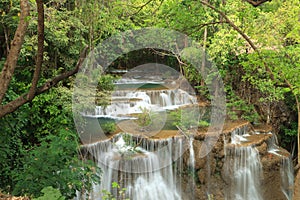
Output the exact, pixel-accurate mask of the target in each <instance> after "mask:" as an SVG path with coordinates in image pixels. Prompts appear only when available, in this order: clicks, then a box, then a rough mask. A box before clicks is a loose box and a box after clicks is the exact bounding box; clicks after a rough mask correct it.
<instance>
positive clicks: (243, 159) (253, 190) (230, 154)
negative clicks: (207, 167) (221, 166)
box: [225, 127, 262, 200]
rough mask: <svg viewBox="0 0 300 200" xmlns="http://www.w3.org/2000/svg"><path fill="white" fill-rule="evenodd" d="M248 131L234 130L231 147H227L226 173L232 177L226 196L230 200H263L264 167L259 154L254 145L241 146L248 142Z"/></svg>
mask: <svg viewBox="0 0 300 200" xmlns="http://www.w3.org/2000/svg"><path fill="white" fill-rule="evenodd" d="M246 130H247V129H246V128H245V127H242V128H239V129H236V130H234V131H233V132H232V134H231V143H230V144H229V147H227V146H225V152H226V154H225V165H226V171H227V174H229V176H230V177H231V178H230V183H229V185H230V188H229V189H228V191H227V194H226V199H228V200H231V199H233V200H253V199H255V200H262V196H261V193H260V178H261V176H262V166H261V162H260V159H259V153H258V151H257V149H256V148H255V147H254V146H252V145H248V146H243V145H240V144H241V142H243V141H247V138H246V137H245V136H248V135H246ZM243 135H244V136H243Z"/></svg>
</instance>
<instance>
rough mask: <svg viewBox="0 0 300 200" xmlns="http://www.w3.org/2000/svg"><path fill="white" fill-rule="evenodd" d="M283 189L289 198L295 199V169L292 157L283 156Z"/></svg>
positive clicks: (281, 173) (288, 199)
mask: <svg viewBox="0 0 300 200" xmlns="http://www.w3.org/2000/svg"><path fill="white" fill-rule="evenodd" d="M280 175H281V189H282V192H283V194H284V195H285V197H286V199H287V200H292V199H293V192H294V191H293V188H294V169H293V165H292V159H291V157H283V158H282V160H281V166H280Z"/></svg>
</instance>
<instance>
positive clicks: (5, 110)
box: [0, 47, 88, 118]
mask: <svg viewBox="0 0 300 200" xmlns="http://www.w3.org/2000/svg"><path fill="white" fill-rule="evenodd" d="M87 50H88V47H85V48H84V50H83V51H82V52H81V54H80V58H79V60H78V62H77V64H76V67H75V68H74V69H73V70H71V71H68V72H65V73H63V74H60V75H58V76H56V77H54V78H53V79H51V80H49V81H47V82H46V83H45V84H44V85H42V86H41V87H39V88H37V90H36V92H35V95H34V97H35V96H37V95H39V94H42V93H44V92H46V91H48V90H49V89H50V88H52V87H53V86H55V85H56V84H57V83H59V82H60V81H61V80H64V79H66V78H68V77H70V76H72V75H74V74H76V73H77V72H78V70H79V67H80V66H81V64H82V63H83V61H84V59H85V57H86V54H87ZM28 94H29V93H26V94H23V95H21V96H20V97H18V98H17V99H15V100H13V101H11V102H9V103H7V104H5V105H0V118H1V117H4V116H5V115H7V114H9V113H11V112H14V111H15V110H17V109H18V108H19V107H20V106H22V105H23V104H25V103H28V102H30V101H32V99H33V98H34V97H33V98H32V99H30V98H27V97H28Z"/></svg>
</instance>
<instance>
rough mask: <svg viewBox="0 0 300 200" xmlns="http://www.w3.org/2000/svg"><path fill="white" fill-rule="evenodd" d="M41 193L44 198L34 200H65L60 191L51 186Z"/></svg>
mask: <svg viewBox="0 0 300 200" xmlns="http://www.w3.org/2000/svg"><path fill="white" fill-rule="evenodd" d="M41 192H42V193H43V196H40V197H38V198H34V199H33V200H65V198H64V197H63V196H62V194H61V193H60V191H59V190H58V189H54V188H53V187H51V186H50V187H45V188H43V189H42V191H41Z"/></svg>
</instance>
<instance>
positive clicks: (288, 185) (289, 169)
mask: <svg viewBox="0 0 300 200" xmlns="http://www.w3.org/2000/svg"><path fill="white" fill-rule="evenodd" d="M268 146H269V148H268V152H269V153H272V154H274V155H276V156H279V157H280V158H281V164H280V176H281V190H282V192H283V194H284V195H285V197H286V199H287V200H292V199H293V192H294V190H293V188H294V169H293V165H292V159H291V156H290V155H289V153H288V152H286V150H284V149H282V148H280V147H279V146H278V140H277V137H276V135H275V134H272V137H271V138H270V139H269V140H268Z"/></svg>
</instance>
